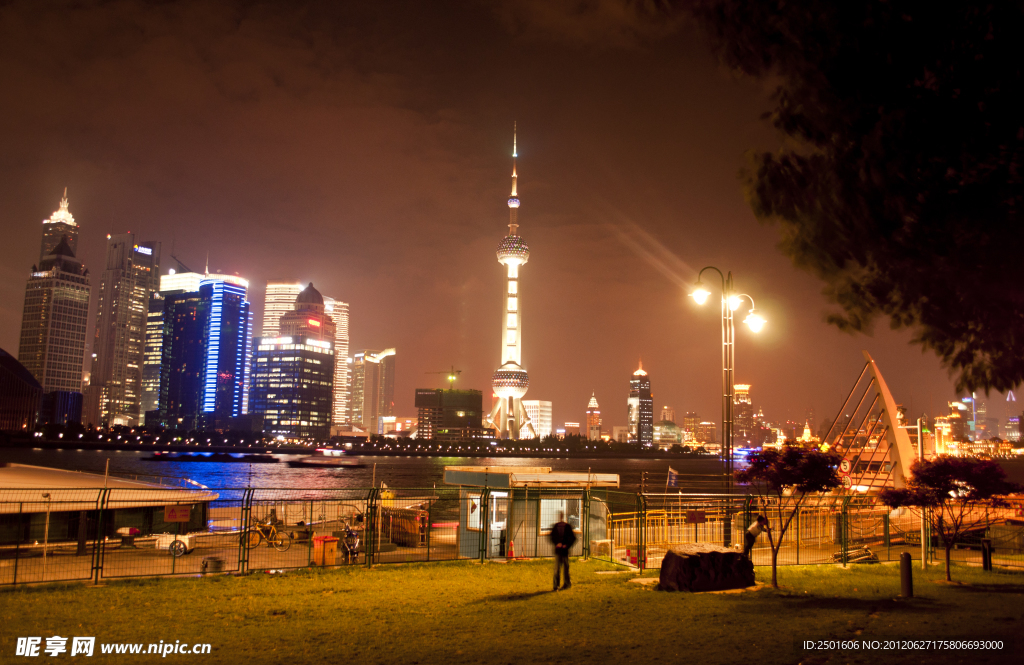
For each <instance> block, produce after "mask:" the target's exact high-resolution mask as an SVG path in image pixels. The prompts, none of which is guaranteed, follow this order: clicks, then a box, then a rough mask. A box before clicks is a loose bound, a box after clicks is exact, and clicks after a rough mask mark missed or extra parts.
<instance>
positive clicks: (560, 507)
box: [0, 487, 1024, 584]
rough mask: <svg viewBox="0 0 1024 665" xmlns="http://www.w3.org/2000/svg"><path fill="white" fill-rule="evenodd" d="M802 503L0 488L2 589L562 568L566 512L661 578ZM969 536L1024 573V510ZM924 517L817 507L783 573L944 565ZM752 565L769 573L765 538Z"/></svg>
mask: <svg viewBox="0 0 1024 665" xmlns="http://www.w3.org/2000/svg"><path fill="white" fill-rule="evenodd" d="M787 501H789V500H783V502H782V504H781V505H780V504H779V503H778V502H777V501H776V502H762V501H761V500H760V499H758V498H756V497H751V496H741V495H723V494H650V493H647V494H643V493H629V492H621V491H611V490H609V491H605V490H587V489H535V488H514V489H509V490H498V489H494V488H491V489H487V488H466V487H462V488H460V487H444V488H429V489H426V488H424V489H417V488H400V489H381V488H367V489H308V490H298V489H251V488H249V489H240V488H229V489H217V490H210V489H206V488H202V489H192V488H189V489H181V488H160V489H157V488H154V489H131V490H128V489H118V488H111V489H92V488H90V489H84V488H83V489H76V488H70V489H69V488H61V489H51V490H47V489H34V488H33V489H25V488H22V489H7V490H0V584H21V583H32V582H53V581H71V580H83V581H85V580H92V581H96V582H99V581H100V580H103V579H111V578H122V577H144V576H163V575H198V574H203V573H216V572H235V573H244V572H247V571H256V570H281V569H289V568H301V567H307V566H311V565H312V566H344V565H373V564H381V563H400V562H414V561H443V560H454V559H478V560H484V559H488V558H533V557H547V556H553V553H554V552H553V547H552V546H551V544H550V543H549V542H548V538H547V535H548V533H549V531H550V527H551V525H552V524H553V523H554V522H555V521H556V516H557V515H558V514H559V513H562V514H563V515H564V516H565V519H566V521H568V522H569V523H570V524H572V526H573V528H574V529H575V530H576V532H577V535H578V539H577V543H576V545H575V546H574V548H573V550H572V552H571V554H572V555H573V556H587V557H594V558H598V559H603V560H607V561H611V562H615V563H618V564H622V565H627V566H634V567H637V568H641V569H643V568H657V567H660V565H661V561H662V559H663V558H664V556H665V554H666V553H667V552H668V550H669V549H670V548H672V547H676V546H680V545H688V544H700V543H707V544H713V545H719V546H727V547H733V548H742V547H743V542H744V533H745V532H746V530H747V528H748V527H749V526H750V524H752V523H753V521H754V520H755V519H756V516H757V515H759V514H761V515H765V516H766V517H767V518H768V519H769V522H770V524H771V525H772V526H773V528H775V533H776V534H777V533H778V531H779V528H778V527H779V525H780V524H781V523H782V522H783V521H784V520H785V519H787V518H788V517H789V515H790V514H791V513H792V510H791V505H790V504H787ZM988 517H989V520H988V521H989V522H990V525H989V526H987V527H986V528H985V529H982V530H978V531H975V532H970V533H968V534H965V535H964V537H963V538H962V539H961V541H960V542H958V543H956V545H955V548H954V550H953V559H954V560H955V561H958V562H969V563H980V562H981V556H982V555H981V539H982V538H988V539H990V540H991V542H992V545H993V548H994V556H993V563H994V564H995V565H1002V566H1024V502H1017V503H1014V504H1011V505H1010V506H1009V507H1007V508H1000V509H997V510H993V511H991V513H990V514H989V515H988ZM921 534H922V530H921V518H920V516H919V515H917V514H915V513H914V512H911V511H906V510H898V511H892V510H890V509H889V508H887V507H885V506H883V505H881V504H879V503H878V502H877V501H876V500H874V499H873V498H871V497H863V496H861V497H857V496H825V497H814V498H808V499H806V500H805V501H804V504H803V505H802V506H801V507H800V509H799V510H798V511H797V512H796V514H795V515H794V516H793V519H792V521H791V524H790V526H789V529H788V531H787V533H786V534H785V540H784V542H783V546H782V548H781V551H780V553H779V560H778V563H779V564H781V565H790V564H820V563H856V562H860V561H868V560H881V561H887V560H895V559H898V558H899V555H900V554H901V553H903V552H910V554H911V555H912V556H913V557H914V558H917V559H920V558H921V556H922V553H923V555H924V556H926V557H928V558H930V559H939V560H941V558H942V556H943V552H942V547H941V545H940V543H939V542H938V539H937V538H936V537H935V536H934V535H932V534H929V533H928V532H927V529H926V530H925V535H924V547H923V548H922V537H921ZM751 556H752V558H753V560H754V563H755V564H756V565H767V564H770V563H771V550H770V548H769V546H768V541H767V538H766V537H765V536H764V535H762V536H761V537H760V538H758V540H757V541H756V543H755V546H754V548H753V550H752V553H751Z"/></svg>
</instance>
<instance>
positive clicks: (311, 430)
mask: <svg viewBox="0 0 1024 665" xmlns="http://www.w3.org/2000/svg"><path fill="white" fill-rule="evenodd" d="M278 332H279V333H280V334H279V335H278V336H277V337H260V338H258V339H257V340H256V358H255V363H254V365H255V367H254V368H253V373H254V374H253V390H252V410H253V412H254V413H256V414H259V415H261V416H263V428H264V432H265V433H267V434H270V435H272V436H276V437H283V438H285V439H303V440H308V439H312V440H317V441H326V440H327V439H328V438H330V434H331V418H332V413H333V410H332V409H333V403H334V365H335V361H336V357H335V348H334V338H335V328H334V321H333V319H332V318H331V317H330V316H329V315H328V314H327V313H326V308H325V307H324V298H323V296H322V295H321V294H320V292H319V291H317V290H316V289H315V288H314V287H313V284H312V283H310V284H309V286H307V287H306V288H305V289H303V290H302V291H300V292H299V294H298V295H297V296H296V298H295V302H294V303H293V306H292V309H290V310H289V311H287V312H285V313H284V314H283V315H282V316H281V317H280V319H279V327H278Z"/></svg>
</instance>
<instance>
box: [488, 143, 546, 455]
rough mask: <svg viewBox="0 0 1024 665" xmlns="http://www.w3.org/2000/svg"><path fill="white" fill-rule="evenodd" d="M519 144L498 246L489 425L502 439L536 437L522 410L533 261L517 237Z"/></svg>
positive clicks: (526, 386) (526, 378) (526, 382)
mask: <svg viewBox="0 0 1024 665" xmlns="http://www.w3.org/2000/svg"><path fill="white" fill-rule="evenodd" d="M516 157H518V155H517V151H516V140H515V135H514V134H513V136H512V195H511V196H510V197H509V199H508V209H509V224H508V235H507V236H505V237H504V238H502V240H501V242H500V243H498V251H497V254H498V263H500V264H501V265H503V266H505V268H506V287H505V292H504V294H503V295H502V298H501V300H502V319H503V320H502V329H501V367H499V368H498V369H497V370H496V371H495V372H494V377H493V379H492V382H491V385H492V386H493V387H494V394H495V395H496V396H497V397H498V399H497V401H496V402H495V404H494V407H493V408H492V409H491V415H490V417H489V418H488V424H489V425H490V426H491V427H493V428H494V429H495V431H496V432H497V433H498V436H499V437H500V438H503V439H518V438H520V436H521V432H522V430H523V429H524V428H525V429H526V431H527V433H528V435H529V438H533V437H534V436H535V432H534V427H533V423H532V422H531V421H530V416H529V415H528V414H527V412H526V409H524V408H523V396H524V395H525V394H526V391H527V390H528V389H529V387H530V377H529V376H528V375H527V373H526V370H525V369H524V368H523V365H522V363H523V337H522V323H523V322H522V307H521V300H520V299H521V294H520V292H519V267H520V266H523V265H526V262H527V261H528V260H529V259H530V248H529V247H528V246H527V244H526V240H525V239H524V238H522V237H521V236H520V235H519V234H518V230H519V198H518V196H517V194H516V180H517V176H516Z"/></svg>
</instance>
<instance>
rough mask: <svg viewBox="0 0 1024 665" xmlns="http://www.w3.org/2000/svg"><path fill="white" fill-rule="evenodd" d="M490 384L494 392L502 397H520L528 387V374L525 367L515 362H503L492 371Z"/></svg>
mask: <svg viewBox="0 0 1024 665" xmlns="http://www.w3.org/2000/svg"><path fill="white" fill-rule="evenodd" d="M491 385H492V386H493V387H494V394H495V395H497V396H498V397H501V398H502V399H508V398H509V397H522V396H523V395H525V394H526V391H527V390H528V389H529V388H530V376H529V375H528V374H527V373H526V370H525V369H523V368H522V367H519V366H518V365H516V364H515V363H505V364H504V365H502V366H501V367H500V368H499V369H497V370H495V371H494V378H493V379H492V380H491Z"/></svg>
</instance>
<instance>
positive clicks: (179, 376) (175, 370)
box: [159, 275, 252, 430]
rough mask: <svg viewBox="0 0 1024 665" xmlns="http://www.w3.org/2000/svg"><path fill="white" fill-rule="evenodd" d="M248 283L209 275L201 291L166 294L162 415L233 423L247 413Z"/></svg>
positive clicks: (168, 419)
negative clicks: (232, 420) (233, 420)
mask: <svg viewBox="0 0 1024 665" xmlns="http://www.w3.org/2000/svg"><path fill="white" fill-rule="evenodd" d="M248 286H249V283H248V282H247V281H246V280H244V279H242V278H240V277H235V276H232V275H207V276H206V277H205V278H204V279H203V280H202V281H201V282H200V284H199V290H198V291H192V292H175V293H168V294H167V295H165V296H164V304H163V322H164V324H163V325H164V335H163V343H162V345H161V355H162V368H161V376H160V401H159V407H160V408H159V410H160V413H159V419H160V421H162V422H163V423H164V425H165V426H167V427H171V428H175V429H185V430H190V429H213V428H217V429H228V428H230V427H231V419H232V418H236V417H238V416H241V415H243V414H245V413H248V410H249V409H248V399H249V384H250V371H251V353H252V314H251V311H250V307H249V302H248V300H247V299H246V294H247V290H248Z"/></svg>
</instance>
